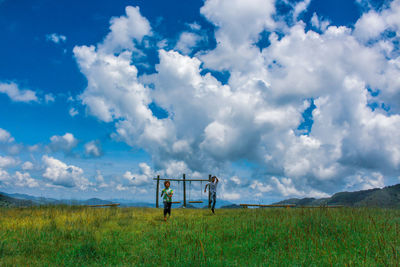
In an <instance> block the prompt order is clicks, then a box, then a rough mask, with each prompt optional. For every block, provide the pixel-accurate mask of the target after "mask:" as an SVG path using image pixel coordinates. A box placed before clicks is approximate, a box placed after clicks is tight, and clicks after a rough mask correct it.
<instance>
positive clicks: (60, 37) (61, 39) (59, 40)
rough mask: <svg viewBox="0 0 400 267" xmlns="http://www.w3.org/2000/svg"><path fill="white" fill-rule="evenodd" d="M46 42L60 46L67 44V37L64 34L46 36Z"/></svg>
mask: <svg viewBox="0 0 400 267" xmlns="http://www.w3.org/2000/svg"><path fill="white" fill-rule="evenodd" d="M46 40H47V41H50V42H53V43H55V44H59V43H65V42H66V41H67V37H66V36H65V35H62V34H57V33H51V34H46Z"/></svg>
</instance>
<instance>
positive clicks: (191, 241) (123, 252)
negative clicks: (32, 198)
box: [0, 206, 400, 266]
mask: <svg viewBox="0 0 400 267" xmlns="http://www.w3.org/2000/svg"><path fill="white" fill-rule="evenodd" d="M216 212H217V215H215V216H212V215H211V213H210V211H209V210H189V209H188V210H183V209H173V210H172V215H173V216H172V217H171V219H170V220H169V221H168V222H167V223H164V222H163V221H162V218H163V217H162V209H145V208H104V209H103V208H84V207H66V206H61V207H36V208H35V207H34V208H24V209H22V208H20V209H18V208H2V209H0V266H15V265H18V266H27V265H30V266H55V265H58V266H60V265H61V266H133V265H135V266H346V265H347V266H398V262H400V259H399V257H400V240H399V239H400V238H399V237H400V210H389V209H351V208H343V209H238V210H217V211H216Z"/></svg>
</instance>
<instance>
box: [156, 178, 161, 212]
mask: <svg viewBox="0 0 400 267" xmlns="http://www.w3.org/2000/svg"><path fill="white" fill-rule="evenodd" d="M159 189H160V175H157V190H156V208H158V190H159Z"/></svg>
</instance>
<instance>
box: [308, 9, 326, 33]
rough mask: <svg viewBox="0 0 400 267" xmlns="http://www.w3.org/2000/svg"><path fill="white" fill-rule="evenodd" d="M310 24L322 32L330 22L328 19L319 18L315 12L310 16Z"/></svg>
mask: <svg viewBox="0 0 400 267" xmlns="http://www.w3.org/2000/svg"><path fill="white" fill-rule="evenodd" d="M311 24H312V25H313V26H314V27H315V28H317V29H319V30H321V31H323V32H324V31H326V29H327V28H328V26H329V24H330V22H329V21H328V20H322V19H321V18H319V17H318V15H317V13H314V14H313V16H312V17H311Z"/></svg>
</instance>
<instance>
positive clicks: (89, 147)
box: [85, 141, 103, 157]
mask: <svg viewBox="0 0 400 267" xmlns="http://www.w3.org/2000/svg"><path fill="white" fill-rule="evenodd" d="M85 154H86V156H89V157H100V156H102V155H103V152H102V151H101V147H100V142H98V141H90V142H88V143H86V144H85Z"/></svg>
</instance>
